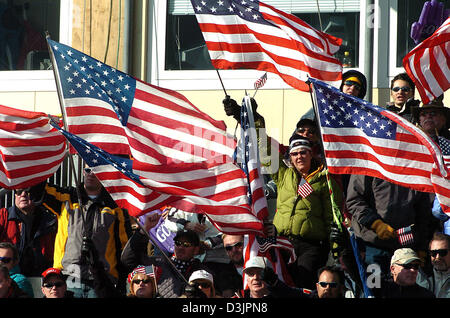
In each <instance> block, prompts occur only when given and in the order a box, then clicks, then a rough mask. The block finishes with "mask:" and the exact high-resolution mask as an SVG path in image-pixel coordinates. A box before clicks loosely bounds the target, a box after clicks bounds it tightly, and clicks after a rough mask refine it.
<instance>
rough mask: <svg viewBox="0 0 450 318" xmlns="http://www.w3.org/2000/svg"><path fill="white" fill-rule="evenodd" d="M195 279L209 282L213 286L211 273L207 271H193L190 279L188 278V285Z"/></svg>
mask: <svg viewBox="0 0 450 318" xmlns="http://www.w3.org/2000/svg"><path fill="white" fill-rule="evenodd" d="M197 279H204V280H207V281H210V282H211V284H214V279H213V276H212V275H211V273H208V272H207V271H205V270H203V269H200V270H198V271H195V272H193V273H192V275H191V277H189V283H192V282H193V281H194V280H197Z"/></svg>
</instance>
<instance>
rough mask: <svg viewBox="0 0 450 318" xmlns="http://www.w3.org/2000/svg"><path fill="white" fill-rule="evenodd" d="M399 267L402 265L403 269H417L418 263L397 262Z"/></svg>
mask: <svg viewBox="0 0 450 318" xmlns="http://www.w3.org/2000/svg"><path fill="white" fill-rule="evenodd" d="M397 265H399V266H401V267H403V268H404V269H408V270H409V269H414V270H418V269H419V266H420V265H419V264H417V263H414V264H397Z"/></svg>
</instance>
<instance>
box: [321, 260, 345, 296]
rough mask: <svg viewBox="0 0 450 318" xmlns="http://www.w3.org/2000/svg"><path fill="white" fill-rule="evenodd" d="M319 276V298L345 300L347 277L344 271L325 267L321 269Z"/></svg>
mask: <svg viewBox="0 0 450 318" xmlns="http://www.w3.org/2000/svg"><path fill="white" fill-rule="evenodd" d="M317 276H318V277H319V281H318V282H317V283H316V290H317V297H318V298H344V291H345V287H344V283H345V275H344V272H343V271H342V270H340V269H339V268H337V267H335V266H324V267H322V268H320V269H319V271H318V275H317Z"/></svg>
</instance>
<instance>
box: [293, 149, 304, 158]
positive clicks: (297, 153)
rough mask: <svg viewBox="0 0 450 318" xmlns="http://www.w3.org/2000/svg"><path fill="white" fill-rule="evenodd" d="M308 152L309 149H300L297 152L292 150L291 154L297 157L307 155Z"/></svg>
mask: <svg viewBox="0 0 450 318" xmlns="http://www.w3.org/2000/svg"><path fill="white" fill-rule="evenodd" d="M307 153H308V150H300V151H296V152H291V153H290V155H291V156H292V157H297V156H298V155H301V156H305V155H306V154H307Z"/></svg>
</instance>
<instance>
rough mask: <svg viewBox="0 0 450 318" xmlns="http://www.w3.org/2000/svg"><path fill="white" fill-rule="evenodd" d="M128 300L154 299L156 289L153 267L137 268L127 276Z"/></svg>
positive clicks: (141, 266) (156, 293) (156, 294)
mask: <svg viewBox="0 0 450 318" xmlns="http://www.w3.org/2000/svg"><path fill="white" fill-rule="evenodd" d="M128 283H129V285H130V292H129V294H128V295H127V297H129V298H156V297H157V296H158V288H157V285H156V280H155V273H154V269H153V266H143V265H139V266H137V267H136V268H135V269H134V270H133V271H132V272H131V273H130V274H129V275H128Z"/></svg>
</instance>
